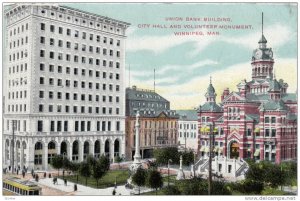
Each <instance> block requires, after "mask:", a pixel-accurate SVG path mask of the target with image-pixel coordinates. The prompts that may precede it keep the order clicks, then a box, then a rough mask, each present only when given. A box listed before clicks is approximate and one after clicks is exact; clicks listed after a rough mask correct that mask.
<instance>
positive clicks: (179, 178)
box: [176, 155, 185, 180]
mask: <svg viewBox="0 0 300 201" xmlns="http://www.w3.org/2000/svg"><path fill="white" fill-rule="evenodd" d="M182 179H185V176H184V172H183V170H182V155H180V166H179V170H178V172H177V176H176V180H182Z"/></svg>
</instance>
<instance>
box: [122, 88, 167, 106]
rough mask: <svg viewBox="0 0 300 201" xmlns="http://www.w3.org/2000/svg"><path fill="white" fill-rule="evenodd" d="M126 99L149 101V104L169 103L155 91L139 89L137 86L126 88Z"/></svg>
mask: <svg viewBox="0 0 300 201" xmlns="http://www.w3.org/2000/svg"><path fill="white" fill-rule="evenodd" d="M126 99H127V100H139V101H149V102H158V103H160V102H162V103H168V102H169V101H168V100H166V99H165V98H164V97H162V96H161V95H159V94H157V93H156V92H155V91H153V90H148V89H139V88H136V87H135V86H134V87H132V88H126Z"/></svg>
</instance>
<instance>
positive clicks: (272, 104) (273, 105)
mask: <svg viewBox="0 0 300 201" xmlns="http://www.w3.org/2000/svg"><path fill="white" fill-rule="evenodd" d="M259 109H260V110H263V111H264V110H277V111H278V110H287V106H286V105H285V104H284V102H283V101H282V100H278V101H275V100H269V101H268V102H266V103H263V104H262V105H261V106H260V107H259Z"/></svg>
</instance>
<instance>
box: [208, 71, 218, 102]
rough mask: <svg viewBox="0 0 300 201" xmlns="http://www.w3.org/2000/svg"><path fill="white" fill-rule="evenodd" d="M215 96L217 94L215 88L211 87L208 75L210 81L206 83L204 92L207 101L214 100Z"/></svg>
mask: <svg viewBox="0 0 300 201" xmlns="http://www.w3.org/2000/svg"><path fill="white" fill-rule="evenodd" d="M216 96H217V94H216V91H215V88H214V87H213V85H212V83H211V77H210V83H209V85H208V88H207V92H206V94H205V97H206V100H207V102H215V101H216Z"/></svg>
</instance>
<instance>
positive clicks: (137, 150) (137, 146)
mask: <svg viewBox="0 0 300 201" xmlns="http://www.w3.org/2000/svg"><path fill="white" fill-rule="evenodd" d="M139 117H140V113H139V111H137V114H136V120H135V154H134V156H133V158H134V160H133V163H132V164H131V165H130V166H129V171H130V178H129V179H128V180H127V183H128V184H130V185H132V179H131V177H132V175H133V174H134V173H135V172H136V170H137V169H139V168H143V166H142V162H141V154H140V133H139V129H140V124H139Z"/></svg>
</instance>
